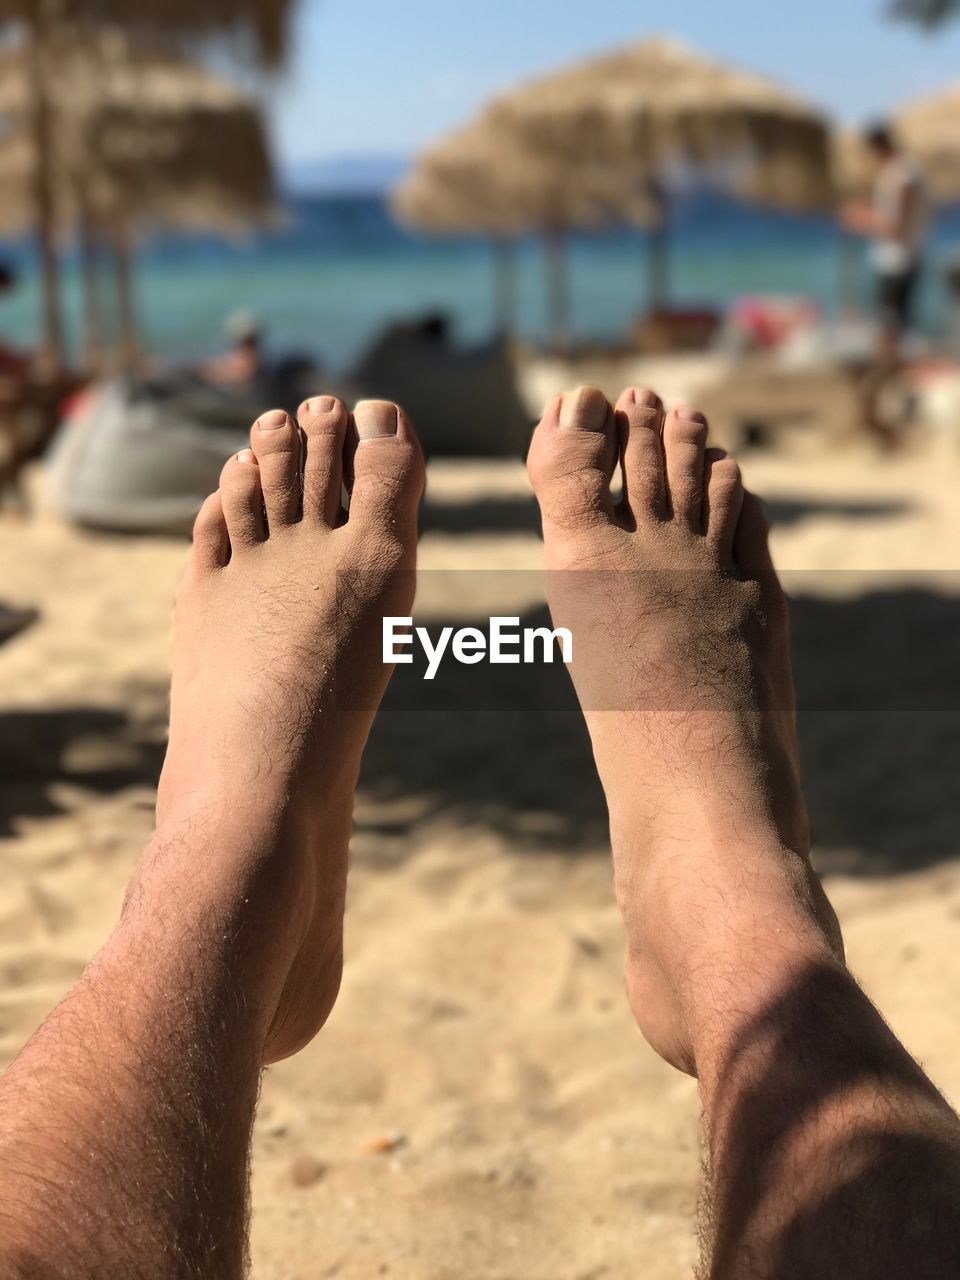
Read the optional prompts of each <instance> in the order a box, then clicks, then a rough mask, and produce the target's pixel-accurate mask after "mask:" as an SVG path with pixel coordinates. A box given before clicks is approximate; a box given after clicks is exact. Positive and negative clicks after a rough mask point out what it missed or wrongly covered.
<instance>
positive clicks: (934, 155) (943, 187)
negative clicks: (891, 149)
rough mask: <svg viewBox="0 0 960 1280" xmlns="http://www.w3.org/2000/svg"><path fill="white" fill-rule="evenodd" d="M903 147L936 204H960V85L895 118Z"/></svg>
mask: <svg viewBox="0 0 960 1280" xmlns="http://www.w3.org/2000/svg"><path fill="white" fill-rule="evenodd" d="M893 124H894V132H895V133H896V136H897V138H898V139H899V141H900V144H901V146H902V147H903V149H904V151H906V152H907V154H908V155H910V156H912V157H913V158H914V160H916V161H917V162H918V163H919V165H920V166H921V168H922V169H923V172H924V175H925V178H926V181H927V186H928V190H929V192H930V195H931V196H932V198H933V199H934V200H937V201H941V202H948V201H955V200H960V84H954V85H951V86H949V87H948V88H946V89H943V90H942V91H941V92H939V93H936V94H933V95H931V96H929V97H925V98H922V99H920V100H919V101H916V102H913V103H910V104H908V105H907V106H905V107H904V108H903V109H902V110H901V111H899V112H898V113H897V115H896V116H895V117H894V122H893Z"/></svg>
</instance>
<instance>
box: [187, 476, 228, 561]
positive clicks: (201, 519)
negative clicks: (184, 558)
mask: <svg viewBox="0 0 960 1280" xmlns="http://www.w3.org/2000/svg"><path fill="white" fill-rule="evenodd" d="M229 559H230V538H229V536H228V535H227V522H226V520H225V519H224V515H223V503H222V501H221V499H220V494H219V492H217V493H211V495H210V497H209V498H207V500H206V502H204V504H203V506H202V507H201V508H200V510H199V512H198V513H197V518H196V520H195V521H194V523H193V550H192V552H191V560H192V562H193V564H195V565H196V567H197V568H198V569H200V570H201V571H204V572H209V571H210V570H211V569H222V568H223V566H224V565H225V564H226V563H227V561H228V560H229Z"/></svg>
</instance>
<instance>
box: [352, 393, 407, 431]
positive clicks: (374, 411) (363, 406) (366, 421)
mask: <svg viewBox="0 0 960 1280" xmlns="http://www.w3.org/2000/svg"><path fill="white" fill-rule="evenodd" d="M353 420H354V422H355V423H356V424H357V435H358V436H359V437H360V439H361V440H378V439H381V438H382V437H384V436H395V435H396V434H397V428H398V427H399V425H400V418H399V415H398V413H397V406H396V405H395V404H389V403H388V402H387V401H386V400H361V401H360V403H359V404H358V405H357V407H356V408H355V409H354V411H353Z"/></svg>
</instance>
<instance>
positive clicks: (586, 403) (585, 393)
mask: <svg viewBox="0 0 960 1280" xmlns="http://www.w3.org/2000/svg"><path fill="white" fill-rule="evenodd" d="M609 412H610V406H609V405H608V403H607V397H606V396H605V395H604V394H603V392H602V391H598V390H597V388H596V387H578V388H577V390H576V391H574V392H572V393H571V394H570V395H566V396H564V397H563V403H562V404H561V406H560V425H561V427H575V428H577V429H578V430H580V431H602V430H603V428H604V427H605V426H606V425H607V415H608V414H609Z"/></svg>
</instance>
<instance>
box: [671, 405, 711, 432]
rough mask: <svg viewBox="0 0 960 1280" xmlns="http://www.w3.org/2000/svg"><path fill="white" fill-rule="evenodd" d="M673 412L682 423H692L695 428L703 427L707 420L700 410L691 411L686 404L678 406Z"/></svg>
mask: <svg viewBox="0 0 960 1280" xmlns="http://www.w3.org/2000/svg"><path fill="white" fill-rule="evenodd" d="M674 412H675V413H676V415H677V417H678V418H680V419H681V421H683V422H692V423H693V425H694V426H696V427H705V426H706V425H707V420H706V418H705V417H704V416H703V414H702V413H701V412H700V410H699V409H692V408H691V407H690V405H688V404H681V405H678V406H677V408H676V409H675V410H674Z"/></svg>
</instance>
